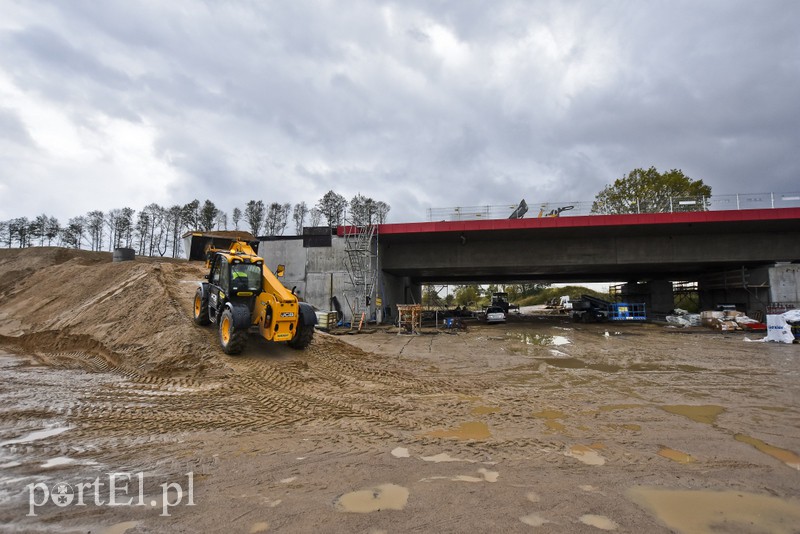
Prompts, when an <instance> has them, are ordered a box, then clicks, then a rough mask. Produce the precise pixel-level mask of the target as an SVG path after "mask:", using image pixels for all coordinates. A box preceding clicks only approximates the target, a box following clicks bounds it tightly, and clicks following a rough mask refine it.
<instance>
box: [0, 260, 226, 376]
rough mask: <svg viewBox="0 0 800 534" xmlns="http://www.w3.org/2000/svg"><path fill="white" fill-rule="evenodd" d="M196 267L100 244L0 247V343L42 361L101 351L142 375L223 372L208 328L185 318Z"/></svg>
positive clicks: (75, 359) (77, 361)
mask: <svg viewBox="0 0 800 534" xmlns="http://www.w3.org/2000/svg"><path fill="white" fill-rule="evenodd" d="M203 272H204V267H203V265H202V264H201V263H187V262H181V261H174V260H164V261H157V260H153V259H152V258H146V259H140V260H136V261H131V262H119V263H112V261H111V254H110V253H105V252H87V251H81V250H71V249H61V248H53V247H47V248H31V249H24V250H0V299H2V301H3V307H2V309H0V336H2V337H1V338H0V343H2V344H3V345H5V346H7V347H10V348H14V347H16V348H17V349H18V350H21V351H24V352H25V353H27V354H33V355H34V356H36V357H38V358H39V359H40V360H42V361H44V362H45V363H50V364H54V363H56V362H57V361H60V362H62V363H64V362H67V361H68V362H72V364H73V365H81V364H82V363H81V362H82V361H83V360H85V361H86V363H87V365H88V362H89V361H90V360H91V358H101V359H102V360H103V361H105V362H106V364H107V365H109V366H113V367H119V368H122V369H123V370H130V371H131V372H136V373H137V374H144V375H157V376H169V377H174V376H191V377H202V376H209V375H211V376H219V375H222V374H226V373H227V370H226V369H227V367H226V363H225V360H224V359H222V358H220V357H219V350H218V347H217V346H216V345H215V344H213V343H211V342H210V341H211V339H209V338H211V337H212V336H211V334H210V332H204V331H202V330H200V331H199V330H198V329H197V328H196V327H195V325H194V324H193V323H192V321H191V316H190V305H191V297H192V294H193V293H194V291H195V287H196V282H197V281H199V280H200V279H201V278H202V274H203ZM82 354H85V355H86V356H87V358H82V357H81V355H82ZM58 355H61V356H62V357H59V356H58ZM89 367H95V366H89Z"/></svg>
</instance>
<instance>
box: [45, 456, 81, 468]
mask: <svg viewBox="0 0 800 534" xmlns="http://www.w3.org/2000/svg"><path fill="white" fill-rule="evenodd" d="M75 461H76V460H73V459H72V458H67V457H66V456H59V457H58V458H50V459H49V460H47V461H46V462H45V463H43V464H42V467H44V468H45V469H46V468H48V467H57V466H59V465H67V464H71V463H75Z"/></svg>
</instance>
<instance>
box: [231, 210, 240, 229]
mask: <svg viewBox="0 0 800 534" xmlns="http://www.w3.org/2000/svg"><path fill="white" fill-rule="evenodd" d="M231 219H232V220H233V229H234V230H238V229H239V221H241V220H242V210H240V209H239V208H233V216H232V217H231Z"/></svg>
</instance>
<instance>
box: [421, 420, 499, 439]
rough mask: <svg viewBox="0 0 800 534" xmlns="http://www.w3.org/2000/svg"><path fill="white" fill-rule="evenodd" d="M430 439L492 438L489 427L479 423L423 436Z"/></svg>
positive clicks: (462, 424)
mask: <svg viewBox="0 0 800 534" xmlns="http://www.w3.org/2000/svg"><path fill="white" fill-rule="evenodd" d="M425 435H426V436H430V437H432V438H456V439H463V440H467V439H488V438H490V437H492V433H491V432H490V431H489V425H487V424H486V423H481V422H479V421H470V422H467V423H461V424H460V425H459V426H458V428H455V429H451V430H434V431H433V432H429V433H427V434H425Z"/></svg>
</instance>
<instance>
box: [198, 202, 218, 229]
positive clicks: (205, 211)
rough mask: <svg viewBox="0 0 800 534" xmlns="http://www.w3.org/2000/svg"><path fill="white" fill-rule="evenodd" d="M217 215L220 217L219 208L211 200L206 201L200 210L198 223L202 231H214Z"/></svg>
mask: <svg viewBox="0 0 800 534" xmlns="http://www.w3.org/2000/svg"><path fill="white" fill-rule="evenodd" d="M217 215H219V210H218V209H217V207H216V206H215V205H214V203H213V202H211V201H210V200H206V201H205V202H204V203H203V206H202V207H201V208H200V219H199V220H198V221H197V222H198V223H199V226H200V229H201V230H202V231H204V232H210V231H211V230H213V229H214V223H215V222H216V220H217Z"/></svg>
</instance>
